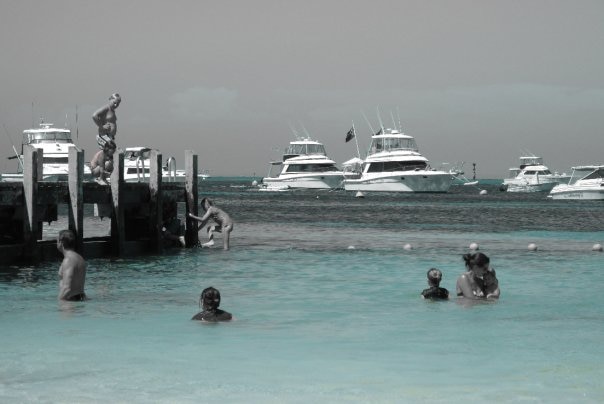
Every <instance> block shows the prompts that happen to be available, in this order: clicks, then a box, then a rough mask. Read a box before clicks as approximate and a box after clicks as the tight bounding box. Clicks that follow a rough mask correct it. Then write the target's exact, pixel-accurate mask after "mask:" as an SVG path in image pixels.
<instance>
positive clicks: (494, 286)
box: [456, 252, 501, 299]
mask: <svg viewBox="0 0 604 404" xmlns="http://www.w3.org/2000/svg"><path fill="white" fill-rule="evenodd" d="M463 260H464V262H465V264H466V270H467V271H466V272H464V273H463V274H461V275H460V276H459V278H457V285H456V292H457V296H463V297H467V298H470V299H499V295H500V294H501V291H500V290H499V281H498V280H497V275H496V274H495V270H494V269H493V268H491V266H490V265H489V264H490V260H489V257H487V256H486V255H485V254H483V253H480V252H478V253H468V254H464V255H463Z"/></svg>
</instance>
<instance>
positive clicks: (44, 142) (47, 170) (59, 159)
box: [0, 122, 92, 182]
mask: <svg viewBox="0 0 604 404" xmlns="http://www.w3.org/2000/svg"><path fill="white" fill-rule="evenodd" d="M53 126H54V125H53V124H52V123H46V122H42V123H40V127H39V128H36V129H26V130H24V131H23V138H22V141H21V152H20V153H19V152H17V150H16V148H15V147H14V145H13V151H14V152H15V155H14V156H11V157H9V159H16V160H17V162H18V168H17V171H16V172H15V173H5V174H1V177H0V180H1V181H7V182H11V181H23V147H24V146H26V145H31V146H33V147H35V148H37V149H40V150H42V178H40V179H39V180H41V181H67V179H68V177H69V162H68V160H69V148H70V147H76V145H75V144H74V143H73V140H72V138H71V131H70V130H69V129H63V128H55V127H53ZM91 178H92V173H91V171H90V167H89V166H88V165H84V180H85V181H89V180H90V179H91Z"/></svg>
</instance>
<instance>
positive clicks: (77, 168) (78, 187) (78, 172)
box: [68, 147, 84, 254]
mask: <svg viewBox="0 0 604 404" xmlns="http://www.w3.org/2000/svg"><path fill="white" fill-rule="evenodd" d="M68 182H69V209H68V216H69V217H68V219H69V229H70V230H72V231H73V232H74V233H75V235H76V251H77V252H79V253H80V254H82V253H83V250H84V193H83V186H82V183H83V182H84V151H82V150H79V149H78V148H77V147H70V148H69V178H68Z"/></svg>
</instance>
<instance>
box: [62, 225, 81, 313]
mask: <svg viewBox="0 0 604 404" xmlns="http://www.w3.org/2000/svg"><path fill="white" fill-rule="evenodd" d="M75 245H76V237H75V233H74V232H73V231H71V230H61V231H60V232H59V237H58V238H57V249H58V250H59V251H60V252H61V253H62V254H63V262H61V266H60V268H59V278H60V281H59V299H60V300H70V301H78V302H79V301H82V300H85V299H86V294H85V293H84V282H85V281H86V262H85V261H84V258H82V256H81V255H80V254H78V253H77V252H76V251H75Z"/></svg>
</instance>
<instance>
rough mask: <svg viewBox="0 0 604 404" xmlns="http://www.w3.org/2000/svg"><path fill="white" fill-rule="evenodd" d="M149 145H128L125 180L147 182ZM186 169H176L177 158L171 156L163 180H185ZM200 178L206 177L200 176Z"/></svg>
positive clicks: (125, 151) (125, 158) (164, 170)
mask: <svg viewBox="0 0 604 404" xmlns="http://www.w3.org/2000/svg"><path fill="white" fill-rule="evenodd" d="M150 155H151V149H150V148H149V147H143V146H140V147H127V148H126V149H124V181H125V182H147V181H149V172H150ZM185 179H186V173H185V170H177V169H176V160H175V159H174V157H169V158H168V160H167V161H166V163H165V165H164V166H163V167H162V181H164V182H165V181H167V182H185ZM200 179H205V178H203V177H200Z"/></svg>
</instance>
